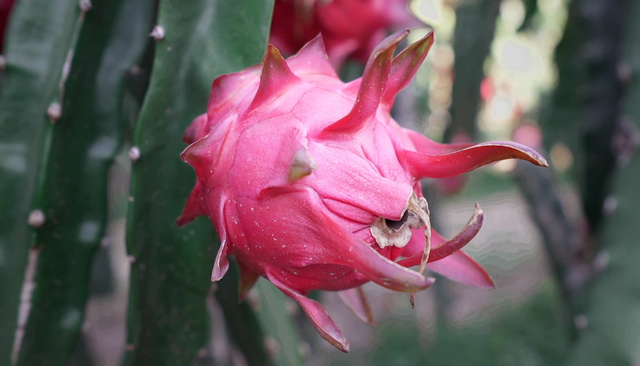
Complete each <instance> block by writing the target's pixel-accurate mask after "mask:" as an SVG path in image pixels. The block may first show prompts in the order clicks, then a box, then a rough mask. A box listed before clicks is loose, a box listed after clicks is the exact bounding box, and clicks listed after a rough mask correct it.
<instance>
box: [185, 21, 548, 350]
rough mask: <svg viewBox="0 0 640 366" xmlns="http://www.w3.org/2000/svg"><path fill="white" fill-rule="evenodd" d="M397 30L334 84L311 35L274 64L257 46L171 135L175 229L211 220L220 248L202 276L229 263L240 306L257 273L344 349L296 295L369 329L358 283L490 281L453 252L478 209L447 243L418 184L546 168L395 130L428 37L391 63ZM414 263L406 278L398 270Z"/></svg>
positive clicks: (498, 145) (323, 317)
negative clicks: (331, 294)
mask: <svg viewBox="0 0 640 366" xmlns="http://www.w3.org/2000/svg"><path fill="white" fill-rule="evenodd" d="M407 34H408V31H404V32H399V33H396V34H394V35H392V36H390V37H388V38H386V39H385V40H384V41H383V42H382V43H380V44H379V45H378V46H377V47H376V48H375V50H374V51H373V53H372V55H371V57H370V58H369V61H368V63H367V65H366V68H365V71H364V75H363V76H362V78H360V79H357V80H355V81H353V82H350V83H347V84H345V83H343V82H341V81H340V79H338V77H337V76H336V74H335V71H334V69H333V67H332V66H331V64H330V62H329V61H328V58H327V56H326V53H325V50H324V46H323V42H322V39H321V38H320V37H318V38H315V39H314V40H312V41H311V42H310V43H308V44H307V45H306V46H305V47H304V48H303V49H302V50H300V52H299V53H298V54H296V55H295V56H292V57H290V58H289V59H288V60H286V61H285V59H284V58H283V57H282V56H281V54H280V52H279V51H278V50H277V49H276V48H275V47H274V46H272V45H269V47H268V48H267V51H266V54H265V56H264V59H263V62H262V65H256V66H253V67H250V68H248V69H246V70H244V71H241V72H238V73H234V74H229V75H223V76H220V77H219V78H217V79H216V80H215V81H214V82H213V87H212V91H211V98H210V100H209V105H208V109H207V113H206V114H203V115H201V116H200V117H198V118H197V119H196V120H195V121H194V122H193V123H192V124H191V126H190V127H189V128H188V130H187V132H186V134H185V137H184V140H185V142H187V143H190V144H191V145H189V147H187V149H186V150H185V151H184V152H183V153H182V158H183V160H184V161H186V162H187V163H189V164H190V165H192V166H193V168H194V169H195V171H196V174H197V178H198V179H197V183H196V185H195V188H194V189H193V192H192V193H191V196H190V197H189V200H188V202H187V204H186V207H185V209H184V212H183V213H182V216H181V217H180V218H179V219H178V224H179V225H181V226H182V225H185V224H187V223H188V222H190V221H191V220H193V219H194V218H195V217H197V216H200V215H207V216H209V218H210V219H211V220H212V222H213V224H214V226H215V228H216V230H217V232H218V234H219V236H220V240H221V245H220V249H219V251H218V254H217V257H216V259H215V263H214V266H213V273H212V280H213V281H218V280H220V279H221V278H222V277H223V276H224V274H225V272H226V271H227V269H228V268H229V262H228V260H227V256H229V255H233V256H235V258H236V261H237V262H238V265H239V267H240V269H241V279H240V298H241V299H243V298H244V296H245V295H246V294H247V291H248V290H249V289H250V288H251V286H252V285H253V284H254V283H255V282H256V280H257V279H258V277H259V276H264V277H266V278H267V279H268V280H269V281H271V282H272V283H273V284H274V285H275V286H277V287H278V288H279V289H280V290H282V291H283V292H284V293H285V294H287V295H288V296H290V297H292V298H293V299H294V300H296V301H297V302H298V303H299V304H300V305H301V306H302V308H303V309H304V311H305V312H306V314H307V315H308V316H309V318H310V319H311V321H312V322H313V324H314V326H315V327H316V328H317V329H318V331H319V332H320V334H321V335H322V336H323V337H324V338H325V339H326V340H327V341H329V342H330V343H331V344H333V345H334V346H336V347H338V348H339V349H341V350H342V351H345V352H346V351H348V349H349V343H348V341H347V339H345V337H344V335H343V334H342V332H341V331H340V330H339V329H338V327H337V326H336V325H335V323H334V322H333V320H332V319H331V318H330V316H329V314H327V312H326V311H325V309H324V308H323V307H322V306H321V305H320V304H319V303H318V302H316V301H314V300H311V299H309V298H307V297H306V294H307V293H308V291H310V290H315V289H320V290H329V291H341V295H342V297H343V299H344V300H345V301H346V303H347V305H349V307H351V308H352V310H353V311H354V312H355V313H356V315H358V316H359V317H361V318H363V319H364V320H365V321H368V322H370V323H373V319H372V317H371V312H370V311H369V310H368V309H369V306H368V304H367V302H366V298H365V297H364V293H363V292H362V290H361V289H360V286H361V285H363V284H364V283H366V282H369V281H373V282H375V283H377V284H379V285H380V286H383V287H386V288H389V289H391V290H395V291H401V292H408V293H414V292H416V291H419V290H422V289H425V288H427V287H429V286H430V285H431V284H433V282H434V279H433V278H430V277H425V276H424V275H423V274H422V271H423V270H424V267H425V266H427V267H428V268H429V269H431V270H434V271H436V272H439V273H441V274H443V275H445V276H447V277H449V278H452V279H454V280H457V281H460V282H463V283H466V284H469V285H472V286H477V287H485V288H491V287H493V286H494V285H493V282H492V281H491V278H490V277H489V276H488V275H487V273H486V272H485V271H484V270H483V269H482V268H481V267H480V266H479V265H478V264H477V263H476V262H475V261H474V260H473V259H471V257H469V256H468V255H466V254H465V253H464V252H462V251H461V250H460V249H461V248H462V247H463V246H464V245H466V244H467V243H468V242H469V241H470V240H471V239H472V238H473V237H474V236H475V235H476V233H477V232H478V230H479V229H480V226H481V225H482V220H483V214H482V211H481V210H480V208H479V207H477V206H476V211H475V213H474V215H473V217H472V218H471V220H470V221H469V223H468V224H467V225H466V226H465V228H463V229H462V231H461V232H460V234H458V235H457V236H456V237H455V238H453V239H452V240H449V241H447V240H445V239H443V238H442V237H441V236H440V235H438V234H437V233H436V232H434V231H432V230H431V227H430V225H429V210H428V207H427V202H426V200H425V199H424V198H423V197H422V193H421V187H420V181H419V179H420V178H423V177H434V178H444V177H450V176H455V175H458V174H461V173H464V172H467V171H469V170H472V169H475V168H477V167H479V166H482V165H485V164H488V163H491V162H494V161H497V160H501V159H508V158H519V159H524V160H528V161H530V162H532V163H534V164H537V165H547V164H546V161H545V160H544V159H543V158H542V157H541V156H540V155H539V154H537V153H536V152H535V151H533V150H531V149H529V148H527V147H525V146H523V145H519V144H517V143H511V142H491V143H482V144H475V145H474V144H455V145H442V144H438V143H436V142H433V141H431V140H429V139H427V138H426V137H424V136H422V135H420V134H418V133H415V132H412V131H409V130H406V129H403V128H401V127H400V126H399V125H398V124H397V123H396V122H395V121H394V120H393V119H392V118H391V116H390V114H389V111H390V110H391V106H392V104H393V101H394V98H395V96H396V94H397V93H398V92H399V91H400V90H401V89H402V88H404V87H405V86H406V85H407V84H408V83H409V82H410V80H411V79H412V77H413V75H414V74H415V73H416V71H417V70H418V68H419V67H420V65H421V63H422V62H423V61H424V59H425V57H426V55H427V52H428V50H429V48H430V47H431V44H432V43H433V35H432V34H428V35H427V36H425V37H424V38H423V39H421V40H420V41H418V42H416V43H414V44H412V45H411V46H410V47H408V48H407V49H405V50H404V51H403V52H402V53H400V54H399V55H398V56H396V57H395V58H394V57H393V53H394V50H395V48H396V46H397V44H398V43H399V42H400V41H401V40H402V39H403V38H404V37H405V36H406V35H407ZM427 263H428V265H427ZM416 265H420V266H421V268H420V269H419V270H418V271H414V270H410V269H408V267H412V266H416Z"/></svg>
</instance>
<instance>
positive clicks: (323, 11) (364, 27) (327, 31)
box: [269, 0, 424, 69]
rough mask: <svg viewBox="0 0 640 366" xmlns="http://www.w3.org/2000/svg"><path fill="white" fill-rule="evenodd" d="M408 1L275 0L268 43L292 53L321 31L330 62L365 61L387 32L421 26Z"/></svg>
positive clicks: (334, 64)
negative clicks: (409, 7) (410, 9)
mask: <svg viewBox="0 0 640 366" xmlns="http://www.w3.org/2000/svg"><path fill="white" fill-rule="evenodd" d="M423 26H424V24H423V23H422V22H421V21H420V20H418V19H417V18H416V17H415V16H414V15H413V14H412V13H411V12H410V11H409V9H408V0H332V1H322V0H312V1H306V0H276V2H275V6H274V13H273V22H272V24H271V35H270V39H269V42H271V43H272V44H273V45H274V46H276V47H277V48H278V49H279V50H280V51H282V52H283V53H285V54H293V53H295V52H296V51H298V50H299V49H300V48H301V47H302V46H304V45H305V44H306V43H307V42H308V41H310V40H311V39H313V38H314V37H316V36H317V35H318V33H321V34H322V37H323V39H324V44H325V47H326V50H327V53H328V55H329V59H330V60H331V63H332V64H333V66H334V67H335V68H336V69H339V68H340V66H341V65H342V64H343V63H344V61H345V60H346V59H348V58H350V59H354V60H358V61H361V62H363V63H365V62H367V59H368V58H369V55H370V54H371V52H372V51H373V49H374V48H375V47H376V46H377V45H378V44H379V43H380V42H381V41H382V40H383V39H384V37H385V36H386V35H387V34H388V33H389V31H394V30H398V29H404V28H414V27H423Z"/></svg>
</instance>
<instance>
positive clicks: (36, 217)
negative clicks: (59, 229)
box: [27, 209, 46, 229]
mask: <svg viewBox="0 0 640 366" xmlns="http://www.w3.org/2000/svg"><path fill="white" fill-rule="evenodd" d="M45 221H46V217H45V216H44V212H42V210H40V209H35V210H33V211H31V213H29V218H28V219H27V223H28V224H29V226H31V227H33V228H36V229H37V228H40V227H42V225H44V223H45Z"/></svg>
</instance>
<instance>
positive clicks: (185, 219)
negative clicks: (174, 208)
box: [176, 181, 207, 228]
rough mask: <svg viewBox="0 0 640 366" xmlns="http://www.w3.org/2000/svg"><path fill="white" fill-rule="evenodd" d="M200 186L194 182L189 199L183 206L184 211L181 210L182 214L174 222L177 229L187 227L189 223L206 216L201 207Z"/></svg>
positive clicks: (197, 182)
mask: <svg viewBox="0 0 640 366" xmlns="http://www.w3.org/2000/svg"><path fill="white" fill-rule="evenodd" d="M201 192H202V184H201V183H200V182H199V181H196V185H195V186H194V187H193V190H192V191H191V194H189V198H188V199H187V204H186V205H184V209H183V210H182V214H181V215H180V217H178V219H177V220H176V224H177V225H178V227H179V228H182V227H183V226H185V225H187V224H188V223H190V222H191V221H193V220H195V219H196V217H198V216H202V215H206V214H207V213H206V212H205V210H204V207H203V206H202V205H203V203H204V202H203V201H204V199H203V197H202V193H201Z"/></svg>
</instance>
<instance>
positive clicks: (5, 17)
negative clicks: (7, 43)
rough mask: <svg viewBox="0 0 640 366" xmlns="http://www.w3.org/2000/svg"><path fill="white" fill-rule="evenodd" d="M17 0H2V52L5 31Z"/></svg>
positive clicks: (0, 21)
mask: <svg viewBox="0 0 640 366" xmlns="http://www.w3.org/2000/svg"><path fill="white" fill-rule="evenodd" d="M14 3H15V0H0V53H2V47H3V45H4V33H5V30H6V28H7V23H8V22H9V14H10V13H11V9H12V8H13V4H14Z"/></svg>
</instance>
